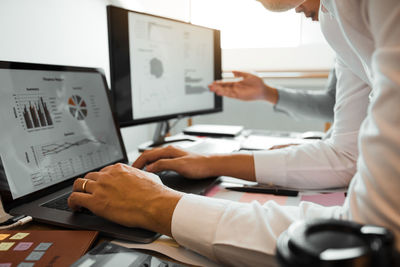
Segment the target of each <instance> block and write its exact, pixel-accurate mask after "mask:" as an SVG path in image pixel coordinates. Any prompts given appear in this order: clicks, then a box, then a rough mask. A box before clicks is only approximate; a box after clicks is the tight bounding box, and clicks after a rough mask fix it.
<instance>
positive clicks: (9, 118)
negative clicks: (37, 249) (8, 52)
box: [0, 62, 126, 201]
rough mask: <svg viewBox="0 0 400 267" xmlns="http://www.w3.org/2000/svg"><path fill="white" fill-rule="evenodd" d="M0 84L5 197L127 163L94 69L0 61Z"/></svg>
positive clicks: (0, 185)
mask: <svg viewBox="0 0 400 267" xmlns="http://www.w3.org/2000/svg"><path fill="white" fill-rule="evenodd" d="M0 87H1V91H0V114H1V115H0V123H1V129H0V139H1V142H0V191H1V195H2V197H3V201H4V198H7V197H10V195H11V197H12V198H13V199H17V198H21V197H24V196H26V195H29V194H31V193H34V192H37V191H39V190H42V189H45V188H47V187H50V186H53V185H56V184H59V183H62V182H65V181H67V180H70V179H72V178H75V177H82V175H84V174H85V173H87V172H89V171H94V170H97V169H100V168H102V167H104V166H107V165H109V164H112V163H115V162H123V161H126V154H125V150H124V147H123V143H122V140H121V136H120V132H119V129H118V128H117V125H116V124H115V121H114V118H113V116H112V110H111V107H110V103H109V100H108V94H107V91H108V88H107V84H106V82H105V78H104V76H103V75H102V73H101V72H99V71H97V70H96V69H90V68H77V67H64V66H52V65H39V64H25V63H10V62H0ZM7 195H8V196H7Z"/></svg>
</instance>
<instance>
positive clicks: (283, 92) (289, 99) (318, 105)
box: [274, 69, 337, 121]
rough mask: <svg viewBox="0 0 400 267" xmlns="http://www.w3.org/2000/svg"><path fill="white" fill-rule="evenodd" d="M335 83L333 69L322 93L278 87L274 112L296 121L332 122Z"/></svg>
mask: <svg viewBox="0 0 400 267" xmlns="http://www.w3.org/2000/svg"><path fill="white" fill-rule="evenodd" d="M336 81H337V79H336V73H335V70H334V69H333V70H332V71H331V72H330V74H329V77H328V86H327V88H326V90H324V91H322V92H320V91H315V90H298V89H288V88H282V87H278V88H277V89H278V94H279V99H278V102H277V103H276V105H275V106H274V111H276V112H281V113H285V114H287V115H289V116H290V117H293V118H295V119H298V120H302V119H321V120H324V121H333V107H334V105H335V95H336Z"/></svg>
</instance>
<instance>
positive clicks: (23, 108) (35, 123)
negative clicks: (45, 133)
mask: <svg viewBox="0 0 400 267" xmlns="http://www.w3.org/2000/svg"><path fill="white" fill-rule="evenodd" d="M13 96H14V100H15V107H14V113H15V114H16V118H18V117H19V118H20V121H21V124H22V125H23V127H24V128H25V129H27V130H33V129H44V128H49V127H52V126H53V125H54V118H53V116H52V108H53V107H54V106H55V98H49V97H46V96H45V95H40V94H15V95H13Z"/></svg>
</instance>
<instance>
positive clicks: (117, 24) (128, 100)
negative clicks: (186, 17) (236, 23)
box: [108, 6, 222, 126]
mask: <svg viewBox="0 0 400 267" xmlns="http://www.w3.org/2000/svg"><path fill="white" fill-rule="evenodd" d="M108 24H109V25H108V27H109V44H110V62H111V84H112V86H111V89H112V91H113V96H114V104H115V108H116V111H117V114H118V119H119V121H120V124H121V125H122V126H129V125H138V124H143V123H149V122H160V121H165V120H168V119H172V118H177V117H181V116H191V115H198V114H206V113H213V112H219V111H222V99H221V97H218V96H216V95H215V94H214V93H211V92H210V91H209V90H208V84H210V83H211V82H212V81H214V80H216V79H220V78H221V48H220V33H219V31H217V30H214V29H209V28H204V27H200V26H196V25H192V24H189V23H184V22H180V21H175V20H172V19H168V18H162V17H157V16H152V15H148V14H143V13H138V12H133V11H128V10H125V9H121V8H116V7H112V6H109V7H108Z"/></svg>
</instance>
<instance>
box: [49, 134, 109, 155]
mask: <svg viewBox="0 0 400 267" xmlns="http://www.w3.org/2000/svg"><path fill="white" fill-rule="evenodd" d="M90 143H92V144H106V143H105V142H103V141H101V140H97V139H89V138H84V139H82V140H79V141H76V142H64V143H55V144H48V145H43V146H41V151H42V153H41V154H42V155H43V156H48V155H52V154H58V153H60V152H62V151H64V150H67V149H70V148H72V147H79V146H82V145H86V144H90Z"/></svg>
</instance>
